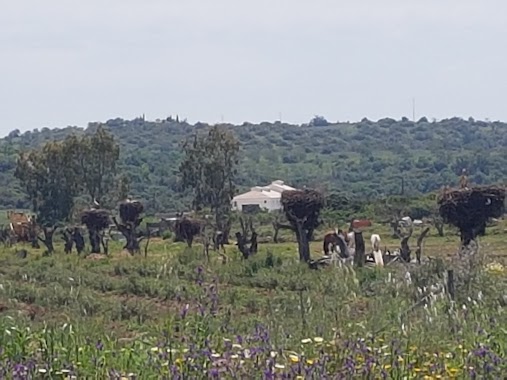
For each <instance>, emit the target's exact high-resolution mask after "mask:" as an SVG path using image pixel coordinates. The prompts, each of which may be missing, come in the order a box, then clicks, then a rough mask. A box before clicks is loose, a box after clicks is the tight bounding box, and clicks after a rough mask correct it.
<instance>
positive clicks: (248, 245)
mask: <svg viewBox="0 0 507 380" xmlns="http://www.w3.org/2000/svg"><path fill="white" fill-rule="evenodd" d="M239 222H240V226H241V232H239V231H238V232H236V244H237V246H238V249H239V251H240V252H241V253H242V254H243V258H244V259H248V258H249V257H250V256H252V255H255V254H256V253H257V232H256V231H255V229H254V227H253V221H252V218H249V220H248V223H245V222H244V221H243V218H241V217H240V218H239Z"/></svg>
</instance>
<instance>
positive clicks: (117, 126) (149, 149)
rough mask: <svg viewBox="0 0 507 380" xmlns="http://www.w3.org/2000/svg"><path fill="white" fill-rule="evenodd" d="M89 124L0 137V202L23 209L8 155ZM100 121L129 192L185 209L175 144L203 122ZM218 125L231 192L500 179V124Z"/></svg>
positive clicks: (375, 188) (505, 162)
mask: <svg viewBox="0 0 507 380" xmlns="http://www.w3.org/2000/svg"><path fill="white" fill-rule="evenodd" d="M97 127H98V125H97V124H90V126H89V127H88V128H87V129H86V130H84V131H83V130H82V129H78V128H73V127H72V128H71V127H69V128H65V129H56V130H49V129H47V128H44V129H41V130H35V131H31V132H24V133H19V131H18V133H12V134H10V135H9V136H7V137H5V138H4V139H2V140H0V185H1V186H2V188H3V191H2V194H1V195H0V208H28V207H29V204H28V202H26V201H25V200H24V197H23V191H22V188H21V187H20V186H19V185H18V184H17V183H16V181H13V173H14V170H15V167H16V160H17V156H18V152H20V151H26V150H30V149H32V148H39V147H41V146H42V145H44V143H46V142H48V141H52V140H63V139H64V138H65V137H66V136H68V135H70V134H78V135H83V134H84V135H87V134H91V133H94V131H95V130H96V129H97ZM104 128H107V129H108V131H110V133H111V134H112V135H114V137H115V141H116V142H117V143H118V144H119V145H120V149H121V153H120V159H119V161H118V171H119V172H124V173H128V175H129V178H130V181H131V190H130V191H131V192H132V195H133V196H134V197H136V198H137V199H140V200H142V201H143V203H144V204H145V205H146V208H147V211H148V212H167V211H176V210H184V209H188V208H189V207H190V206H191V203H192V198H193V197H192V194H191V193H190V192H187V193H182V192H181V187H180V185H181V184H180V182H179V172H178V170H177V168H178V166H179V164H180V162H181V160H182V158H183V155H182V151H181V145H180V144H181V141H184V140H186V139H187V138H189V137H190V136H193V135H194V134H195V133H196V132H204V131H205V130H207V128H209V126H207V125H206V124H202V123H198V124H196V125H193V126H192V125H189V124H188V123H183V122H180V123H177V122H175V121H174V120H173V119H169V120H162V121H159V122H150V121H145V120H142V119H134V120H123V119H113V120H109V121H107V122H106V123H104ZM226 128H227V129H229V130H230V131H232V132H233V133H234V135H235V136H236V138H237V139H238V141H239V142H240V143H241V148H240V152H239V157H240V160H239V164H238V166H237V174H236V177H235V178H236V185H237V187H238V189H237V191H245V190H247V189H248V188H250V187H252V186H255V185H264V184H266V183H269V182H271V181H272V180H275V179H282V180H284V181H286V182H287V184H289V185H291V186H294V187H299V188H302V187H303V186H304V185H306V186H308V187H314V188H327V189H329V190H330V191H331V190H333V191H335V190H336V191H339V192H344V193H346V194H352V195H353V196H354V197H357V198H360V199H361V201H363V200H365V201H368V199H373V198H377V197H383V196H389V195H396V194H400V193H401V177H402V176H403V177H404V178H405V186H404V187H405V189H404V190H405V195H406V196H410V197H411V196H413V195H420V194H424V193H428V192H430V191H433V190H437V189H439V188H440V187H441V186H442V185H446V184H449V185H455V184H457V182H458V176H459V173H460V171H461V169H462V168H463V167H467V168H468V170H469V173H470V175H469V178H470V181H471V182H472V183H477V184H491V183H497V182H500V181H503V180H504V179H505V178H506V176H507V153H506V150H505V146H506V145H507V124H505V123H501V122H482V121H477V120H463V119H460V118H452V119H446V120H442V121H438V122H431V121H427V120H425V119H421V120H419V121H417V122H415V123H414V122H412V121H409V120H406V119H404V120H394V119H388V118H386V119H381V120H378V121H375V122H374V121H368V120H363V121H361V122H357V123H334V124H330V125H328V126H321V127H310V126H305V125H303V126H299V125H290V124H284V123H279V122H278V123H261V124H258V125H254V124H250V123H244V124H242V125H237V126H227V127H226Z"/></svg>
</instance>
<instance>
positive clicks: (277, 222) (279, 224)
mask: <svg viewBox="0 0 507 380" xmlns="http://www.w3.org/2000/svg"><path fill="white" fill-rule="evenodd" d="M271 214H272V217H273V220H272V222H271V224H272V226H273V243H275V244H278V243H279V239H278V234H279V233H280V230H291V231H292V226H291V225H290V224H288V222H287V219H286V218H285V215H284V213H283V212H282V211H278V210H277V211H273V212H272V213H271Z"/></svg>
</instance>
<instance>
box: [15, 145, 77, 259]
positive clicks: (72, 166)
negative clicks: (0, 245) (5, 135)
mask: <svg viewBox="0 0 507 380" xmlns="http://www.w3.org/2000/svg"><path fill="white" fill-rule="evenodd" d="M15 176H16V178H18V179H19V181H20V182H21V185H22V186H23V188H24V190H25V192H26V194H27V196H28V198H29V199H30V202H31V203H32V209H33V211H34V212H35V214H36V219H37V223H38V224H39V226H40V228H41V230H42V232H43V237H40V236H39V237H38V238H39V240H40V241H41V242H42V243H43V244H44V245H45V246H46V248H47V251H48V253H52V252H53V251H54V246H53V234H54V232H55V230H56V227H57V224H58V223H59V222H65V221H68V220H69V218H70V215H71V212H72V208H73V205H74V197H75V196H76V195H77V194H78V193H79V170H78V169H77V166H76V160H75V151H74V150H73V147H72V145H71V144H69V143H68V140H65V141H62V142H49V143H46V145H44V146H43V147H42V148H41V149H39V150H33V151H31V152H29V153H22V154H21V155H20V157H19V158H18V162H17V166H16V171H15Z"/></svg>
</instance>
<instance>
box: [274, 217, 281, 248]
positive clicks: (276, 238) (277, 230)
mask: <svg viewBox="0 0 507 380" xmlns="http://www.w3.org/2000/svg"><path fill="white" fill-rule="evenodd" d="M273 229H274V231H275V233H274V234H273V243H275V244H278V232H279V231H280V228H279V227H278V223H277V222H273Z"/></svg>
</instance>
